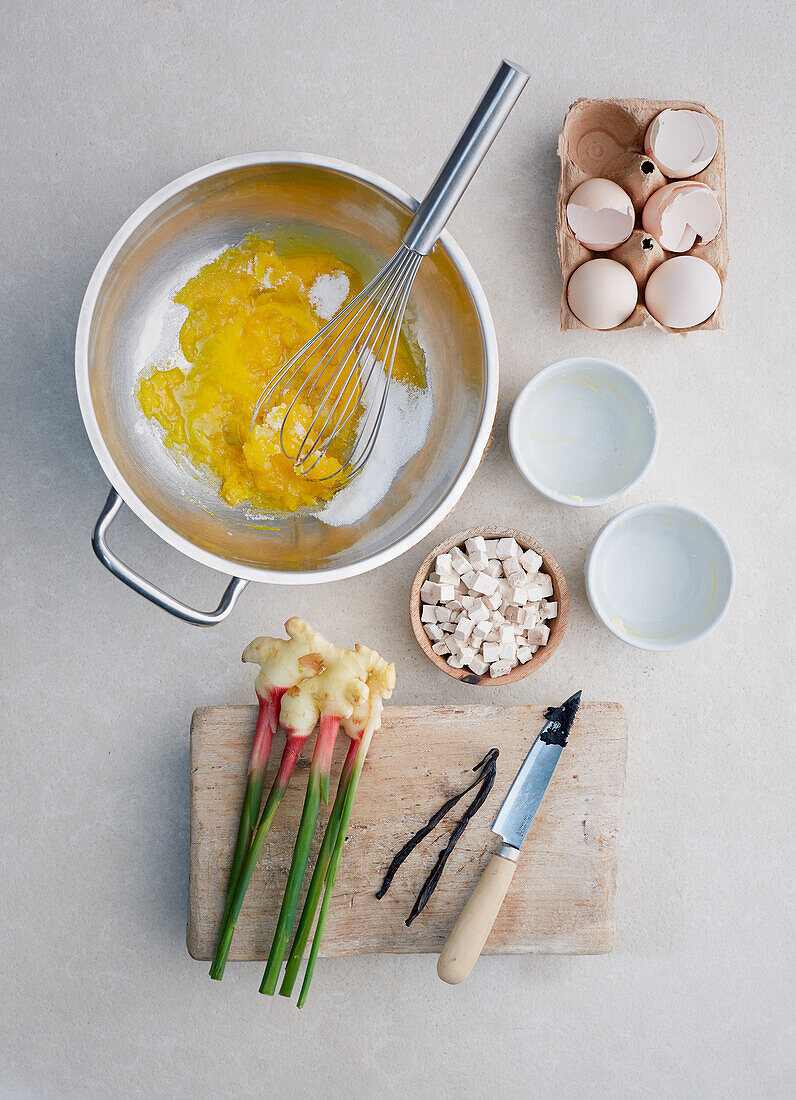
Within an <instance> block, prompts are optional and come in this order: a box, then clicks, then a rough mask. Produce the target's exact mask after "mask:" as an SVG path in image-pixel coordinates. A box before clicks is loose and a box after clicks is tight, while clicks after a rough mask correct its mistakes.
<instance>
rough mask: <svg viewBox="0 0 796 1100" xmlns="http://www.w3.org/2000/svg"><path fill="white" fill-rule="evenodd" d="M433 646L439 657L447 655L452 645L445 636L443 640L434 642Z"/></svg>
mask: <svg viewBox="0 0 796 1100" xmlns="http://www.w3.org/2000/svg"><path fill="white" fill-rule="evenodd" d="M431 648H432V649H433V650H434V652H435V653H436V654H437V656H439V657H445V656H446V655H447V654H448V653H450V651H451V647H450V646H449V645H448V643H447V642H446V641H445V639H444V638H443V640H442V641H441V642H434V644H433V646H432V647H431Z"/></svg>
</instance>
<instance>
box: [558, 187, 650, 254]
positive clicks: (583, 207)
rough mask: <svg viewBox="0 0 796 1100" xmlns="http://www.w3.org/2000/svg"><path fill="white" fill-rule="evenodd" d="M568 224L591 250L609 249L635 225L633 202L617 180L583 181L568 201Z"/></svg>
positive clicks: (620, 242)
mask: <svg viewBox="0 0 796 1100" xmlns="http://www.w3.org/2000/svg"><path fill="white" fill-rule="evenodd" d="M567 224H568V225H569V228H570V229H571V231H572V234H573V236H574V237H575V238H576V239H577V240H578V241H580V243H581V244H582V245H585V247H586V248H589V249H591V251H592V252H609V251H610V250H611V249H612V248H616V246H617V245H620V244H622V242H623V241H626V240H627V238H628V237H629V236H630V234H631V233H632V232H633V226H634V225H635V224H636V213H635V210H634V209H633V203H632V202H631V201H630V196H629V195H628V194H627V192H626V191H623V190H622V188H621V187H620V186H619V184H618V183H613V182H612V181H611V180H606V179H591V180H586V181H585V182H584V183H582V184H581V185H580V186H579V187H576V188H575V190H574V191H573V192H572V194H571V195H570V196H569V202H568V203H567Z"/></svg>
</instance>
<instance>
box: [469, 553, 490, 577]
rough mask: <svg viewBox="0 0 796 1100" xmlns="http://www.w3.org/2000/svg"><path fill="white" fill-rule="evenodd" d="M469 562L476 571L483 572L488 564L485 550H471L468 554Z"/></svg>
mask: <svg viewBox="0 0 796 1100" xmlns="http://www.w3.org/2000/svg"><path fill="white" fill-rule="evenodd" d="M468 557H469V559H470V564H471V565H472V567H473V569H475V570H476V571H477V572H483V571H484V570H485V569H486V567H487V566H488V565H489V558H488V557H487V556H486V551H485V550H471V551H470V553H469V554H468Z"/></svg>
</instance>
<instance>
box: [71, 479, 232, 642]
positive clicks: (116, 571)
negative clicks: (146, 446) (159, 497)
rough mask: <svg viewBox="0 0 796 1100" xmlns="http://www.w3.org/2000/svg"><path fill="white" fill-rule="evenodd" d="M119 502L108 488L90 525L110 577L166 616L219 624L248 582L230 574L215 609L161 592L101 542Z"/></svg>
mask: <svg viewBox="0 0 796 1100" xmlns="http://www.w3.org/2000/svg"><path fill="white" fill-rule="evenodd" d="M122 504H123V501H122V498H121V497H120V496H119V494H118V493H117V492H116V490H115V489H111V491H110V492H109V493H108V499H107V500H106V501H105V507H104V508H103V509H102V511H101V512H100V517H99V519H98V520H97V526H96V527H95V528H94V535H93V537H92V540H91V545H92V546H93V547H94V553H95V554H96V555H97V557H98V558H99V560H100V561H101V562H102V564H103V565H104V566H105V568H106V569H109V570H110V571H111V573H113V575H114V577H118V578H119V580H120V581H124V583H125V584H126V585H127V586H128V587H129V588H132V589H133V591H134V592H137V593H138V594H139V595H140V596H144V597H145V599H147V600H150V601H151V602H152V603H154V604H157V606H158V607H162V608H163V610H164V611H168V612H169V614H170V615H176V616H177V618H178V619H184V620H185V622H186V623H192V624H193V625H194V626H215V625H216V623H220V622H221V621H222V620H223V619H226V617H227V615H229V613H230V611H231V610H232V608H233V607H234V606H235V604H236V603H237V601H238V596H240V594H241V592H242V591H243V589H244V588H245V587H246V585H247V584H248V583H249V582H248V581H246V580H244V579H243V578H242V577H233V578H232V580H231V581H230V582H229V584H228V585H227V587H226V588H225V590H224V595H223V596H222V597H221V602H220V603H219V605H218V607H217V608H216V609H215V611H197V610H196V608H194V607H189V606H188V604H187V603H183V602H182V601H181V600H178V599H175V597H174V596H170V595H169V594H168V592H164V591H163V590H162V589H161V588H158V587H157V586H156V585H154V584H152V582H151V581H148V580H147V579H146V578H145V577H142V576H141V575H140V574H139V573H136V572H135V570H133V569H131V568H130V567H129V566H128V565H125V564H124V562H123V561H121V559H120V558H117V557H116V555H115V554H114V553H113V551H112V550H111V549H110V547H109V546H108V544H107V542H106V541H105V535H106V534H107V531H108V528H109V527H110V525H111V523H112V522H113V520H114V518H115V516H116V514H117V513H118V511H119V509H120V508H121V506H122Z"/></svg>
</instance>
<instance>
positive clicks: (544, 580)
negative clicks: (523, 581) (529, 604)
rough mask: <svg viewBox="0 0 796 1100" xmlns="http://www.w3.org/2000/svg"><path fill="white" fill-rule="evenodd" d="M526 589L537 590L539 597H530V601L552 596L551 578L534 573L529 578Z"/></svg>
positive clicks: (547, 575) (548, 575) (543, 574)
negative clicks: (539, 593)
mask: <svg viewBox="0 0 796 1100" xmlns="http://www.w3.org/2000/svg"><path fill="white" fill-rule="evenodd" d="M528 588H532V589H534V590H536V589H538V590H539V591H540V592H541V596H533V595H532V596H531V599H545V597H547V596H552V595H553V578H552V577H551V576H550V574H549V573H536V574H534V576H532V577H531V578H530V581H529V583H528Z"/></svg>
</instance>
